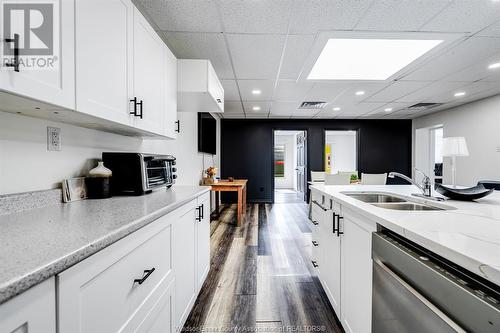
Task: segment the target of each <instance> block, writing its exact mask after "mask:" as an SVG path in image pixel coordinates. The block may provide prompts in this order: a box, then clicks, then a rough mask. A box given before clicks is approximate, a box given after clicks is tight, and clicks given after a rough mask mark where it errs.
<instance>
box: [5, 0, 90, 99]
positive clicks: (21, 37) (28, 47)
mask: <svg viewBox="0 0 500 333" xmlns="http://www.w3.org/2000/svg"><path fill="white" fill-rule="evenodd" d="M3 8H4V7H3ZM27 10H28V9H24V11H27ZM51 10H53V13H52V14H53V20H48V19H47V20H46V21H44V23H43V24H47V25H48V27H47V29H48V30H49V31H51V32H52V33H51V34H50V36H43V37H39V36H35V35H34V34H33V33H31V34H30V35H29V36H30V38H28V37H27V36H26V34H27V31H29V29H27V28H26V26H25V24H22V23H23V22H25V20H23V19H21V18H19V15H20V12H21V11H19V10H16V11H15V12H14V11H13V12H11V13H10V14H9V13H6V15H9V16H10V17H11V25H10V31H8V30H6V31H4V28H5V26H4V24H3V23H2V24H1V27H0V29H2V30H1V32H0V39H1V42H2V44H3V45H2V46H1V48H2V49H4V50H6V49H7V48H9V49H12V50H14V48H15V49H17V50H18V51H19V57H18V59H19V61H18V64H19V68H18V69H17V70H16V69H15V68H14V67H7V66H5V63H4V60H5V59H2V61H1V64H0V66H2V68H0V91H4V92H8V93H12V94H15V95H20V96H23V97H29V98H31V99H35V100H38V101H42V102H45V103H49V104H52V105H57V106H61V107H64V108H69V109H74V108H75V56H74V47H75V44H74V27H75V26H74V24H75V22H74V1H73V0H61V1H58V2H55V3H54V4H53V7H52V8H51ZM2 14H3V13H2ZM23 15H24V14H23ZM2 17H3V16H2ZM21 17H23V16H21ZM15 35H17V36H18V39H17V42H14V40H15V38H14V37H15ZM47 38H48V40H45V39H47ZM52 38H53V43H52V45H50V39H52ZM96 39H97V38H96ZM37 49H39V50H42V51H37ZM40 53H45V54H42V55H41V54H40ZM93 53H94V54H95V53H97V51H96V50H93ZM2 57H3V56H2ZM13 58H14V55H12V56H9V57H8V59H7V60H9V61H8V62H9V63H10V60H12V59H13ZM33 59H35V65H33V62H32V61H33ZM51 64H52V65H51Z"/></svg>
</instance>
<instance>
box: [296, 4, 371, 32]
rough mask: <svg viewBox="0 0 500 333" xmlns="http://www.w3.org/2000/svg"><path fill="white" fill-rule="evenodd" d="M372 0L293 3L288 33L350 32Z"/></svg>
mask: <svg viewBox="0 0 500 333" xmlns="http://www.w3.org/2000/svg"><path fill="white" fill-rule="evenodd" d="M371 2H372V0H357V1H350V0H339V1H331V0H314V1H295V5H294V9H293V13H292V19H291V22H290V33H292V34H315V33H317V32H318V31H320V30H350V29H353V28H354V26H355V25H356V23H357V22H358V21H359V19H360V18H361V17H362V16H363V14H364V13H365V12H366V10H367V9H368V8H369V6H370V4H371Z"/></svg>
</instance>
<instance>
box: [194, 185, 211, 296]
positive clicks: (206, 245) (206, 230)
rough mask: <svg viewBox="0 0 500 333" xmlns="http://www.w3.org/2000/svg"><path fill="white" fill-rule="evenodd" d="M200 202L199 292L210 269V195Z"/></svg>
mask: <svg viewBox="0 0 500 333" xmlns="http://www.w3.org/2000/svg"><path fill="white" fill-rule="evenodd" d="M200 199H201V200H200ZM198 201H199V203H198V206H199V207H200V209H201V211H200V212H201V219H200V221H198V224H197V227H196V232H197V235H196V236H197V237H196V238H197V242H196V246H197V250H196V251H197V256H196V258H197V269H196V275H197V285H198V290H200V288H201V286H202V285H203V282H205V278H206V277H207V274H208V271H209V269H210V196H209V195H208V194H206V195H204V196H201V197H199V198H198Z"/></svg>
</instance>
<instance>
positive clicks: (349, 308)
mask: <svg viewBox="0 0 500 333" xmlns="http://www.w3.org/2000/svg"><path fill="white" fill-rule="evenodd" d="M343 216H344V219H343V225H342V226H341V227H343V232H344V234H343V235H342V258H341V265H342V266H341V268H340V271H341V274H342V276H341V288H342V289H341V304H342V306H341V315H340V317H341V322H342V326H343V327H344V329H345V331H346V332H355V333H364V332H371V328H372V326H371V323H372V321H371V318H372V259H371V254H372V247H371V244H372V232H374V231H376V227H375V224H374V225H373V226H372V225H370V224H368V223H366V222H363V221H361V220H360V219H358V218H356V217H355V215H352V213H351V212H348V211H346V210H345V209H344V211H343Z"/></svg>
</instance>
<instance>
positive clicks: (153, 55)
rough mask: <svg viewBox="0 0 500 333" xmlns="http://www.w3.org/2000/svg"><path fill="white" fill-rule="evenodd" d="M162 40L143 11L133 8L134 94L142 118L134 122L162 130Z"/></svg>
mask: <svg viewBox="0 0 500 333" xmlns="http://www.w3.org/2000/svg"><path fill="white" fill-rule="evenodd" d="M166 56H167V55H166V50H165V44H164V43H163V41H162V40H161V39H160V37H159V36H158V34H157V33H156V32H155V31H154V30H153V28H152V27H151V26H150V25H149V23H148V21H147V20H146V19H145V18H144V16H142V14H141V13H140V12H139V11H138V10H137V9H134V97H137V99H138V101H139V102H140V103H141V102H142V105H141V106H139V112H140V113H141V114H142V118H140V117H135V126H136V127H138V128H140V129H143V130H145V131H148V132H152V133H157V134H164V129H165V103H164V101H165V96H164V95H165V82H166V80H165V75H164V73H165V67H164V66H165V65H166V61H165V59H166Z"/></svg>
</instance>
